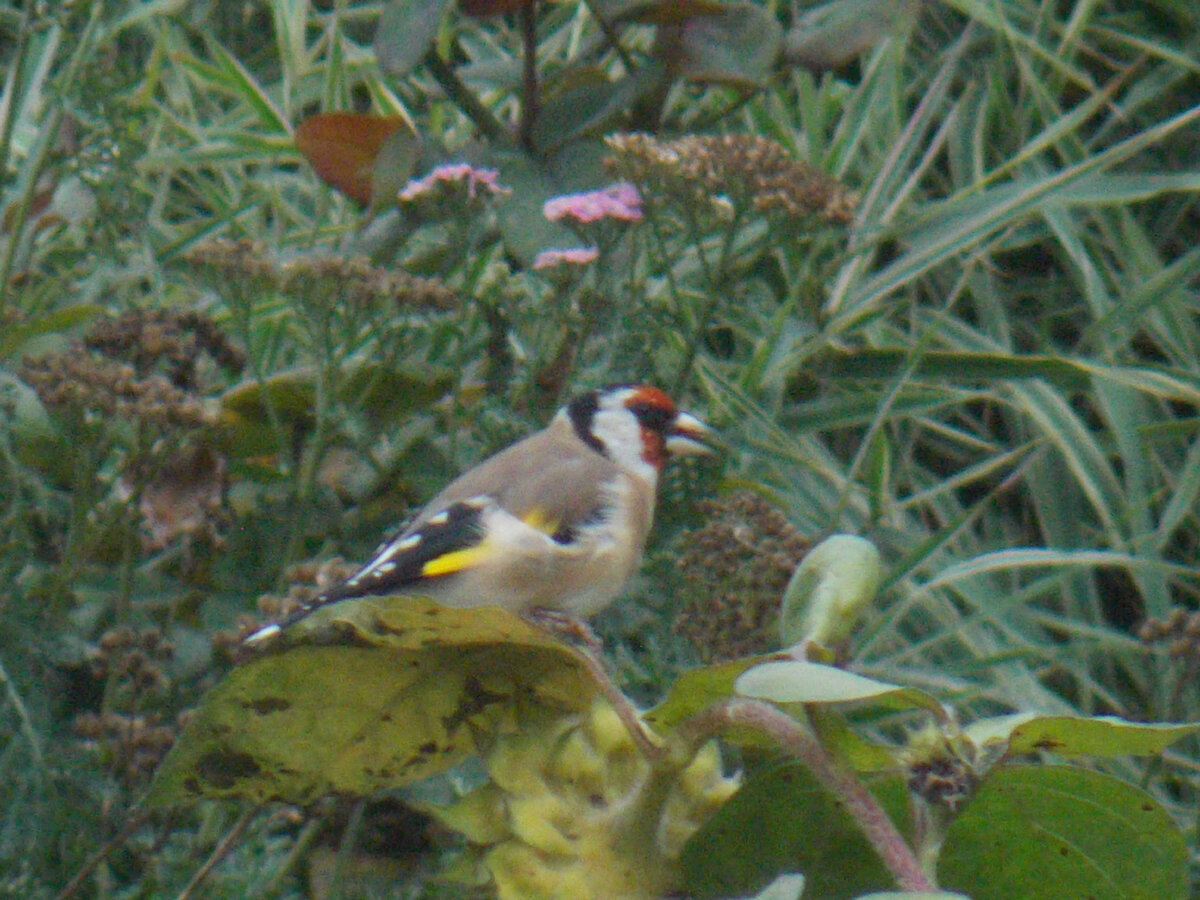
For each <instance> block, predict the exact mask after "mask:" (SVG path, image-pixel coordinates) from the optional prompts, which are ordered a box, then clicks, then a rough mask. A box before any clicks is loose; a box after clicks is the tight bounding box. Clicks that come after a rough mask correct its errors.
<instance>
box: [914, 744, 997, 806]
mask: <svg viewBox="0 0 1200 900" xmlns="http://www.w3.org/2000/svg"><path fill="white" fill-rule="evenodd" d="M917 744H918V746H919V747H920V748H921V749H920V750H918V751H916V752H913V750H912V748H910V750H909V752H908V753H906V754H904V755H906V756H910V757H913V758H911V759H909V760H908V761H907V763H906V765H905V766H904V769H905V779H906V781H907V784H908V789H909V791H910V792H911V793H912V794H913V795H915V796H917V797H920V798H921V799H922V800H924V801H925V802H926V803H928V804H929V805H930V806H932V807H940V808H942V809H945V810H948V811H949V812H951V813H955V812H958V810H959V809H960V808H961V807H962V806H963V804H964V803H966V802H967V801H968V800H970V799H971V797H972V796H973V795H974V794H975V790H976V788H978V787H979V773H978V772H977V771H976V767H975V764H974V762H973V760H972V759H971V758H970V756H969V755H965V754H964V753H963V750H965V749H966V745H965V744H963V743H962V742H952V741H949V740H942V741H938V742H935V741H929V740H918V741H917Z"/></svg>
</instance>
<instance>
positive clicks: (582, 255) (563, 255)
mask: <svg viewBox="0 0 1200 900" xmlns="http://www.w3.org/2000/svg"><path fill="white" fill-rule="evenodd" d="M599 255H600V250H599V249H598V248H596V247H568V248H566V249H562V250H558V249H551V250H543V251H542V252H541V253H539V254H538V255H537V256H536V257H534V260H533V267H534V268H535V269H554V268H557V267H558V266H561V265H563V264H567V263H569V264H570V265H573V266H586V265H587V264H588V263H590V262H595V260H596V257H598V256H599Z"/></svg>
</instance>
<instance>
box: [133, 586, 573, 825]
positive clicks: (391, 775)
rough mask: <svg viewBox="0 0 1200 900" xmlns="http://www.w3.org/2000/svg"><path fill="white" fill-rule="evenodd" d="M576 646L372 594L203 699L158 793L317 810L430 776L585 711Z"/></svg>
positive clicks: (491, 618) (490, 611)
mask: <svg viewBox="0 0 1200 900" xmlns="http://www.w3.org/2000/svg"><path fill="white" fill-rule="evenodd" d="M595 693H596V687H595V684H594V683H593V682H592V681H591V679H590V677H589V676H588V675H587V674H586V672H585V670H584V666H583V662H582V660H581V658H580V656H579V654H578V653H577V651H575V650H574V649H572V648H571V647H569V646H567V645H565V644H563V643H562V642H561V641H560V640H559V639H557V638H556V637H554V636H553V635H551V634H549V633H548V632H545V631H543V630H541V629H539V628H537V627H535V626H533V625H531V624H529V623H528V622H526V621H525V620H523V619H521V618H520V617H519V616H516V615H514V614H512V613H509V612H507V611H505V610H502V609H494V608H475V609H450V608H447V607H442V606H438V605H437V604H435V603H433V602H432V601H429V600H426V599H424V598H419V597H370V598H361V599H358V600H350V601H342V602H340V603H337V604H332V605H331V606H329V607H327V608H325V609H323V610H319V611H318V612H317V613H314V614H313V615H312V616H310V617H309V618H308V619H305V620H303V621H302V622H300V623H298V624H297V625H296V626H294V627H293V628H291V629H289V630H288V631H287V632H286V642H285V645H284V646H283V647H282V648H280V649H277V650H275V651H274V652H270V653H268V654H266V655H264V656H260V657H258V658H255V659H252V660H250V661H249V662H247V663H244V664H242V665H240V666H238V667H237V668H236V669H234V670H233V671H232V672H231V673H230V674H229V675H228V676H227V677H226V678H225V680H224V681H223V682H221V683H220V684H219V685H217V687H216V688H214V689H213V690H212V691H211V692H210V693H209V694H208V696H207V697H206V698H205V700H204V702H203V704H202V705H201V707H200V709H199V710H198V711H197V713H196V715H195V717H194V718H193V719H192V721H191V722H190V723H189V724H188V726H187V728H186V729H185V731H184V733H183V735H182V736H181V737H180V739H179V741H178V743H177V744H176V745H175V748H174V749H173V750H172V751H171V753H170V755H169V756H168V757H167V758H166V760H164V762H163V764H162V766H161V767H160V769H159V772H158V774H157V776H156V778H155V782H154V785H153V786H152V788H151V793H150V798H149V802H150V803H152V804H155V805H171V804H178V803H185V802H188V801H191V800H194V799H196V798H198V797H244V798H248V799H251V800H254V801H256V802H265V801H268V800H283V801H287V802H290V803H300V804H305V803H309V802H311V801H312V800H314V799H315V798H317V797H320V796H321V795H323V794H327V793H331V792H337V793H342V794H350V795H355V796H362V795H366V794H370V793H373V792H375V791H379V790H383V789H386V788H392V787H397V786H399V785H404V784H408V783H409V782H412V781H415V780H418V779H421V778H425V777H428V776H430V775H434V774H436V773H438V772H441V771H444V770H445V769H447V768H448V767H450V766H452V765H454V764H456V763H458V762H460V761H462V760H463V759H465V758H467V757H468V756H470V755H472V754H474V753H475V752H476V751H477V750H478V748H479V746H480V744H481V743H483V744H486V742H488V741H489V740H490V739H491V738H492V737H493V736H495V735H496V734H499V733H504V732H508V731H512V730H514V729H516V728H518V727H519V726H520V724H521V722H522V721H524V720H525V718H526V717H527V716H529V715H531V714H533V713H535V712H538V711H540V710H543V709H545V708H551V709H554V710H578V709H584V708H586V707H587V706H588V705H589V704H590V702H591V699H592V698H593V697H594V696H595Z"/></svg>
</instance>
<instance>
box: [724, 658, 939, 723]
mask: <svg viewBox="0 0 1200 900" xmlns="http://www.w3.org/2000/svg"><path fill="white" fill-rule="evenodd" d="M734 687H735V689H736V690H737V692H738V693H739V694H740V695H742V696H743V697H753V698H755V699H757V700H770V701H771V702H772V703H851V702H855V701H862V700H870V701H873V702H875V703H879V704H883V705H885V706H887V707H889V708H895V709H913V708H918V709H920V708H923V709H929V710H932V711H934V712H936V713H941V711H942V704H941V703H940V702H939V701H938V699H937V698H936V697H934V696H932V695H930V694H927V693H925V692H924V691H920V690H917V689H916V688H906V687H901V686H900V685H896V684H888V683H887V682H884V681H876V680H875V679H873V678H864V677H863V676H862V675H856V674H855V673H854V672H847V671H846V670H845V669H838V668H835V667H834V666H824V665H821V664H820V663H813V662H802V661H800V660H785V661H771V662H765V663H762V664H761V665H758V666H755V667H754V668H753V669H750V670H749V671H747V672H745V673H743V674H742V675H741V676H739V677H738V679H737V681H736V682H735V684H734Z"/></svg>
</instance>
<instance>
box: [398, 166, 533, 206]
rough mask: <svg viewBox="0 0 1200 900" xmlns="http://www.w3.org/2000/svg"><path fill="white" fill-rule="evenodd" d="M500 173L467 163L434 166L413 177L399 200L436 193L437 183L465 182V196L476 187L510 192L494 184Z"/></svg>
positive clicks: (497, 192)
mask: <svg viewBox="0 0 1200 900" xmlns="http://www.w3.org/2000/svg"><path fill="white" fill-rule="evenodd" d="M498 177H500V173H499V172H497V171H496V170H495V169H476V168H474V167H473V166H471V165H468V164H467V163H447V164H446V165H442V166H438V167H436V168H435V169H434V170H433V171H432V172H430V173H429V174H428V175H426V176H425V177H424V178H414V179H413V180H412V181H410V182H409V183H408V184H406V185H405V186H404V188H403V189H402V190H401V191H400V200H401V201H403V202H406V203H412V202H413V201H415V200H418V199H419V198H421V197H424V196H427V195H437V193H438V185H439V183H441V184H446V185H455V184H459V183H462V182H466V185H467V196H468V197H474V196H475V189H476V188H483V189H485V190H486V191H487V192H488V193H489V194H495V195H498V196H505V195H507V194H511V193H512V189H511V188H506V187H501V186H500V185H498V184H496V179H497V178H498Z"/></svg>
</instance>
